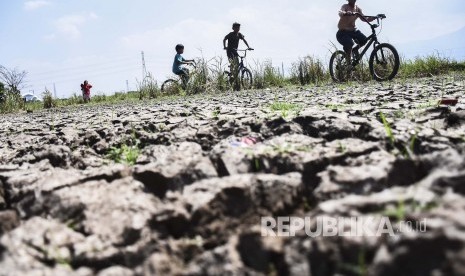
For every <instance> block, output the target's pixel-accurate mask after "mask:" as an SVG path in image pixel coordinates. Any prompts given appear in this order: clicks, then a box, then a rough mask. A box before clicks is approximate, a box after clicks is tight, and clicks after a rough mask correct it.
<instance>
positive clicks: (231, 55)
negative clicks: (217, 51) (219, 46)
mask: <svg viewBox="0 0 465 276" xmlns="http://www.w3.org/2000/svg"><path fill="white" fill-rule="evenodd" d="M226 54H227V55H228V58H229V59H235V58H237V57H238V56H239V54H238V53H237V51H236V50H233V49H227V50H226Z"/></svg>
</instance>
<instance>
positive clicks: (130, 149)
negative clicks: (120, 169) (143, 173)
mask: <svg viewBox="0 0 465 276" xmlns="http://www.w3.org/2000/svg"><path fill="white" fill-rule="evenodd" d="M139 153H140V151H139V148H138V147H137V146H127V145H122V146H121V147H119V148H117V147H112V148H111V149H110V151H109V153H108V155H107V158H108V159H111V160H113V161H114V162H115V163H124V164H128V165H135V164H136V161H137V157H139Z"/></svg>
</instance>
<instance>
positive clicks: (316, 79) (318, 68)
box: [290, 56, 329, 85]
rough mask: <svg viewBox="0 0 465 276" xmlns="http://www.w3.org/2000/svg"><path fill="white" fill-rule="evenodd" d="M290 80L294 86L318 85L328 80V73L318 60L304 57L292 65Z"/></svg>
mask: <svg viewBox="0 0 465 276" xmlns="http://www.w3.org/2000/svg"><path fill="white" fill-rule="evenodd" d="M290 79H291V82H292V83H294V84H300V85H307V84H317V85H318V84H320V83H321V82H324V81H328V80H329V73H328V71H327V70H326V67H325V65H324V64H323V62H322V61H321V60H320V59H318V58H316V57H312V56H306V57H304V58H301V59H299V60H298V61H297V62H295V63H293V64H292V67H291V76H290Z"/></svg>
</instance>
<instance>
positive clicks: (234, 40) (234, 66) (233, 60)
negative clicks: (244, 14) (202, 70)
mask: <svg viewBox="0 0 465 276" xmlns="http://www.w3.org/2000/svg"><path fill="white" fill-rule="evenodd" d="M232 29H233V31H232V32H230V33H229V34H227V35H226V36H225V37H224V39H223V47H224V49H225V50H226V54H227V56H228V60H229V66H230V68H231V70H230V72H231V73H232V76H233V77H234V86H235V87H234V89H235V90H240V84H239V80H238V78H237V77H236V76H237V75H238V73H239V72H238V69H239V54H238V53H237V48H238V47H239V41H240V40H242V41H244V43H245V45H247V49H248V50H253V49H252V48H250V46H249V43H247V40H245V37H244V35H243V34H242V33H240V32H239V31H240V29H241V24H239V23H237V22H235V23H233V25H232ZM226 41H227V42H228V45H227V46H226Z"/></svg>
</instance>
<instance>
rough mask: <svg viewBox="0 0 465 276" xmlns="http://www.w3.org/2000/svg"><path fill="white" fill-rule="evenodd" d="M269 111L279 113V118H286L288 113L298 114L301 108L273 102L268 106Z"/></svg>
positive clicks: (293, 104) (295, 105) (290, 104)
mask: <svg viewBox="0 0 465 276" xmlns="http://www.w3.org/2000/svg"><path fill="white" fill-rule="evenodd" d="M270 109H271V111H273V112H281V116H282V117H283V118H286V117H287V116H288V115H289V113H290V112H294V114H298V113H299V112H300V111H301V109H302V106H300V105H298V104H295V103H287V102H279V101H275V102H273V103H272V104H271V105H270Z"/></svg>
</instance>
